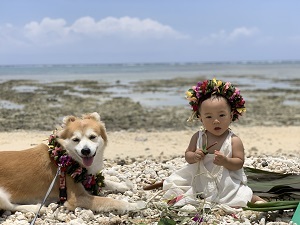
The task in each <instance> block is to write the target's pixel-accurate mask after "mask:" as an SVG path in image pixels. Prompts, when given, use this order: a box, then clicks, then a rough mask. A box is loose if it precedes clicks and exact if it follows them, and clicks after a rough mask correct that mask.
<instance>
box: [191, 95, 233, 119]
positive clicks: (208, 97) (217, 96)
mask: <svg viewBox="0 0 300 225" xmlns="http://www.w3.org/2000/svg"><path fill="white" fill-rule="evenodd" d="M210 98H216V99H220V98H223V99H225V100H226V103H227V105H228V106H229V108H230V111H231V112H232V111H233V110H232V106H231V104H230V102H229V100H228V99H227V98H225V97H224V96H223V95H220V94H217V93H215V94H212V93H210V94H208V95H205V96H203V97H202V98H200V99H199V102H198V110H197V112H196V116H197V118H199V117H200V109H201V104H202V103H203V102H204V101H205V100H207V99H210Z"/></svg>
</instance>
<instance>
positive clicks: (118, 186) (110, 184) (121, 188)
mask: <svg viewBox="0 0 300 225" xmlns="http://www.w3.org/2000/svg"><path fill="white" fill-rule="evenodd" d="M132 189H133V183H132V182H131V181H130V180H127V181H125V182H115V181H112V180H105V190H111V191H118V192H121V193H124V192H125V191H129V190H132Z"/></svg>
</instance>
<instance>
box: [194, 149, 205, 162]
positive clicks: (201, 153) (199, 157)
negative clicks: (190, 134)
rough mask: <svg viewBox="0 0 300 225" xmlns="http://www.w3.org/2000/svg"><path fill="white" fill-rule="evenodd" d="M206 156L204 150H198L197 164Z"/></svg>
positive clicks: (195, 155) (195, 156)
mask: <svg viewBox="0 0 300 225" xmlns="http://www.w3.org/2000/svg"><path fill="white" fill-rule="evenodd" d="M204 156H205V154H204V153H203V151H202V149H197V150H196V151H195V154H194V160H195V162H199V161H200V160H202V159H203V158H204Z"/></svg>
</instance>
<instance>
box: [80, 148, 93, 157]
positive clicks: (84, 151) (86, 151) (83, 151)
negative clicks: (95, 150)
mask: <svg viewBox="0 0 300 225" xmlns="http://www.w3.org/2000/svg"><path fill="white" fill-rule="evenodd" d="M81 154H82V155H85V156H87V155H89V154H91V150H90V149H89V148H83V149H81Z"/></svg>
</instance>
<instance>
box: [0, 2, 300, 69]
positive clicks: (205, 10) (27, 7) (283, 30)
mask: <svg viewBox="0 0 300 225" xmlns="http://www.w3.org/2000/svg"><path fill="white" fill-rule="evenodd" d="M299 9H300V1H299V0H248V1H245V0H244V1H243V0H206V1H205V0H107V1H104V0H0V65H16V64H77V63H165V62H179V63H180V62H182V63H185V62H223V61H226V62H229V61H249V60H250V61H261V60H263V61H265V60H268V61H274V60H275V61H277V60H300V13H299Z"/></svg>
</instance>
